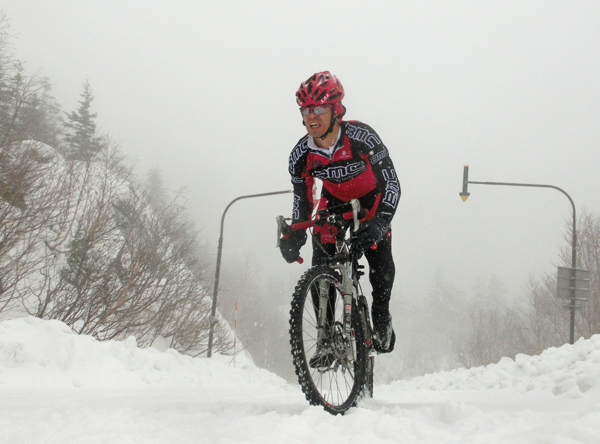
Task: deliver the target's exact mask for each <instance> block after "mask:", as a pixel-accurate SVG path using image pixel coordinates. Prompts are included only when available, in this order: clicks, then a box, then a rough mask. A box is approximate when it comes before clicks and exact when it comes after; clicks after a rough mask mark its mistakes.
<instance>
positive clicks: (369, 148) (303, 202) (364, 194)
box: [289, 121, 400, 223]
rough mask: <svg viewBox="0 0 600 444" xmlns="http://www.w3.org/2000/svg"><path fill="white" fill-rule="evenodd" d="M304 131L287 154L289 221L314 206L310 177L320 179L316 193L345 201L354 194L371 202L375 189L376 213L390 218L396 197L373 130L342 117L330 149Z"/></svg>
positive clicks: (384, 151)
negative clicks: (291, 195) (377, 198)
mask: <svg viewBox="0 0 600 444" xmlns="http://www.w3.org/2000/svg"><path fill="white" fill-rule="evenodd" d="M310 139H311V138H310V136H309V135H308V134H307V135H305V136H304V137H303V138H302V139H300V140H299V141H298V143H297V144H296V146H295V147H294V149H293V150H292V152H291V154H290V160H289V171H290V175H291V176H292V185H293V193H294V204H293V212H292V222H293V223H296V222H301V221H307V220H309V218H310V215H311V213H312V210H313V207H314V203H315V202H314V199H313V186H314V184H315V178H317V179H320V180H321V181H322V182H323V191H322V196H323V197H325V198H326V199H330V200H332V198H333V199H337V200H339V201H342V202H349V201H350V200H352V199H359V200H360V202H361V205H362V206H363V208H369V209H370V208H371V206H372V205H373V204H374V202H375V196H376V195H377V194H381V198H380V201H379V205H378V207H377V211H376V215H378V216H380V217H382V218H383V219H385V220H386V221H387V222H388V223H389V222H391V221H392V218H393V217H394V213H395V212H396V207H397V206H398V201H399V200H400V182H399V181H398V178H397V177H396V171H395V170H394V164H393V163H392V159H390V156H389V153H388V150H387V148H386V147H385V145H384V144H383V142H382V141H381V139H380V138H379V136H378V135H377V133H376V132H375V131H374V130H373V129H372V128H371V127H370V126H368V125H366V124H364V123H362V122H358V121H348V122H344V121H342V122H341V123H340V135H339V137H338V140H337V142H336V143H335V145H334V146H333V148H332V150H330V151H329V152H328V150H323V149H319V148H318V147H317V146H316V145H315V144H314V142H313V141H312V140H310Z"/></svg>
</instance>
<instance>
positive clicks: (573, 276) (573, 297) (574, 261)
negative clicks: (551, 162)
mask: <svg viewBox="0 0 600 444" xmlns="http://www.w3.org/2000/svg"><path fill="white" fill-rule="evenodd" d="M469 184H474V185H505V186H512V187H537V188H553V189H555V190H558V191H560V192H561V193H563V194H564V195H565V196H567V199H569V202H571V207H572V209H573V238H572V240H571V269H570V273H571V277H570V288H569V290H570V294H569V299H570V302H569V304H568V305H566V306H565V307H566V308H568V309H569V310H570V311H571V325H570V334H569V341H570V343H571V344H573V342H574V339H575V309H576V308H578V306H577V305H576V302H577V300H578V298H577V297H576V295H577V292H576V290H577V288H576V287H577V277H578V274H577V270H576V268H577V229H576V224H577V219H576V216H575V203H574V202H573V199H571V196H569V195H568V194H567V192H566V191H565V190H563V189H561V188H558V187H555V186H554V185H539V184H530V183H508V182H475V181H469V166H468V165H465V167H464V170H463V188H462V192H460V193H459V195H460V197H461V199H462V200H463V202H466V201H467V199H468V198H469V196H470V193H469V192H468V191H467V187H468V185H469ZM588 288H589V287H588Z"/></svg>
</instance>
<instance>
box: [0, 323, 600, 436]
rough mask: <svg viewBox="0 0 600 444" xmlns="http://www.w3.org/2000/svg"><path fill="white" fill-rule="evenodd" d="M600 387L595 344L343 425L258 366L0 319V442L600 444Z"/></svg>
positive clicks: (383, 396) (373, 407)
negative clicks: (193, 356)
mask: <svg viewBox="0 0 600 444" xmlns="http://www.w3.org/2000/svg"><path fill="white" fill-rule="evenodd" d="M290 365H291V364H290ZM376 371H377V369H376ZM599 381H600V335H596V336H593V337H592V338H591V339H588V340H583V339H581V340H579V341H578V342H576V343H575V344H574V345H565V346H562V347H560V348H552V349H548V350H546V351H545V352H544V353H542V354H541V355H540V356H525V355H519V356H517V358H516V359H515V360H512V359H508V358H505V359H502V360H501V361H500V362H498V363H497V364H493V365H489V366H487V367H478V368H473V369H459V370H454V371H451V372H440V373H435V374H431V375H425V376H422V377H418V378H415V379H412V380H410V381H395V382H393V383H391V384H389V385H377V386H375V397H374V398H373V399H371V400H366V401H362V402H361V403H360V404H359V406H358V407H356V408H353V409H351V410H350V411H348V412H347V413H346V414H345V415H344V416H332V415H330V414H329V413H327V412H325V411H324V410H323V409H321V408H319V407H311V406H309V405H308V404H307V402H306V400H305V399H304V395H303V394H302V393H301V391H300V389H299V387H298V386H297V385H295V384H288V383H287V382H285V381H284V380H283V379H281V378H279V377H278V376H276V375H274V374H272V373H270V372H268V371H266V370H263V369H259V368H257V367H255V366H254V365H253V364H252V362H251V360H250V359H248V358H247V357H243V356H238V357H237V358H236V362H235V366H234V365H233V362H232V359H231V357H225V356H219V355H216V356H213V358H211V359H206V358H191V357H188V356H183V355H180V354H179V353H177V352H175V351H173V350H170V349H169V350H166V351H164V352H162V351H159V350H157V349H154V348H148V349H141V348H139V347H137V345H136V342H135V339H134V338H129V339H127V340H125V341H120V342H119V341H105V342H100V341H97V340H95V339H93V338H91V337H89V336H84V335H76V334H74V333H73V332H72V331H71V330H70V329H69V328H68V327H67V326H66V325H65V324H62V323H60V322H58V321H44V320H40V319H37V318H33V317H25V318H18V319H12V320H8V321H4V322H1V323H0V443H10V444H12V443H19V444H20V443H44V444H53V443H61V444H66V443H67V444H68V443H86V444H87V443H111V444H116V443H178V444H179V443H230V442H231V443H234V442H235V443H267V444H268V443H397V442H401V443H533V444H546V443H548V444H571V443H590V444H592V443H594V444H597V443H599V442H600V382H599Z"/></svg>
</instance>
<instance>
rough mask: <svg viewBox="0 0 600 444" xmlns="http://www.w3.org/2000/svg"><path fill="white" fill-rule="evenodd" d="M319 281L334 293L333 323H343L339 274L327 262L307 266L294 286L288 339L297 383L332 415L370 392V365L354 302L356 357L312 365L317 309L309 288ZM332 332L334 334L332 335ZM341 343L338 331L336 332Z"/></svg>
mask: <svg viewBox="0 0 600 444" xmlns="http://www.w3.org/2000/svg"><path fill="white" fill-rule="evenodd" d="M321 281H324V282H327V283H328V284H330V285H331V287H330V288H332V289H333V290H331V293H330V294H331V295H332V297H334V301H333V304H332V307H333V317H332V319H333V323H334V324H335V323H336V322H341V323H342V325H343V311H344V303H343V302H344V301H343V296H342V294H341V292H340V290H339V289H338V288H337V287H336V285H335V284H336V283H341V277H340V275H339V274H338V273H336V272H335V271H334V270H333V269H331V268H329V267H327V266H315V267H312V268H310V269H309V270H308V271H307V272H306V273H304V275H303V276H302V278H301V279H300V281H299V282H298V285H297V286H296V289H295V291H294V296H293V299H292V308H291V310H290V343H291V346H292V347H291V348H292V358H293V363H294V367H295V371H296V375H297V376H298V382H299V383H300V387H301V388H302V391H303V392H304V395H305V396H306V399H307V400H308V402H309V403H310V404H311V405H321V406H323V407H324V408H325V410H326V411H328V412H329V413H332V414H334V415H337V414H343V413H344V412H345V411H346V410H348V409H349V408H350V407H352V406H354V405H356V402H357V400H358V399H359V398H360V397H363V396H367V397H368V396H372V393H373V389H372V387H373V367H372V358H371V359H369V356H368V350H367V347H366V345H365V341H364V337H363V331H362V329H361V328H360V320H359V313H358V308H357V307H356V304H353V308H352V317H351V325H352V332H353V334H354V338H355V347H356V361H354V362H351V361H349V360H347V359H336V361H335V364H334V365H332V366H330V368H328V369H327V370H325V371H323V369H316V368H311V367H310V365H309V362H310V358H311V357H312V356H313V355H314V353H315V351H316V348H317V332H318V328H317V311H318V305H317V309H316V310H315V307H314V305H313V296H312V292H314V291H315V290H316V289H318V288H319V285H320V284H319V283H320V282H321ZM334 295H335V296H334ZM330 318H331V317H330ZM334 336H335V335H334ZM337 338H338V343H341V339H339V338H341V335H339V334H338V335H337Z"/></svg>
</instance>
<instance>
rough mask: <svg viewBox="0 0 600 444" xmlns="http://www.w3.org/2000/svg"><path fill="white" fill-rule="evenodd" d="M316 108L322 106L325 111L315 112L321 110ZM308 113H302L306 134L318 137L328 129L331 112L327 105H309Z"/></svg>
mask: <svg viewBox="0 0 600 444" xmlns="http://www.w3.org/2000/svg"><path fill="white" fill-rule="evenodd" d="M318 108H324V109H325V112H322V113H321V114H317V113H316V112H315V109H316V111H317V112H319V111H321V110H319V109H318ZM309 109H310V113H309V114H308V115H305V113H306V112H304V113H302V119H303V120H304V126H305V127H306V130H307V131H308V134H309V135H310V136H312V137H314V138H318V137H321V136H323V134H325V133H326V132H327V130H328V129H329V124H330V123H331V113H332V112H333V111H332V110H331V108H330V107H329V106H317V107H311V108H309Z"/></svg>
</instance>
